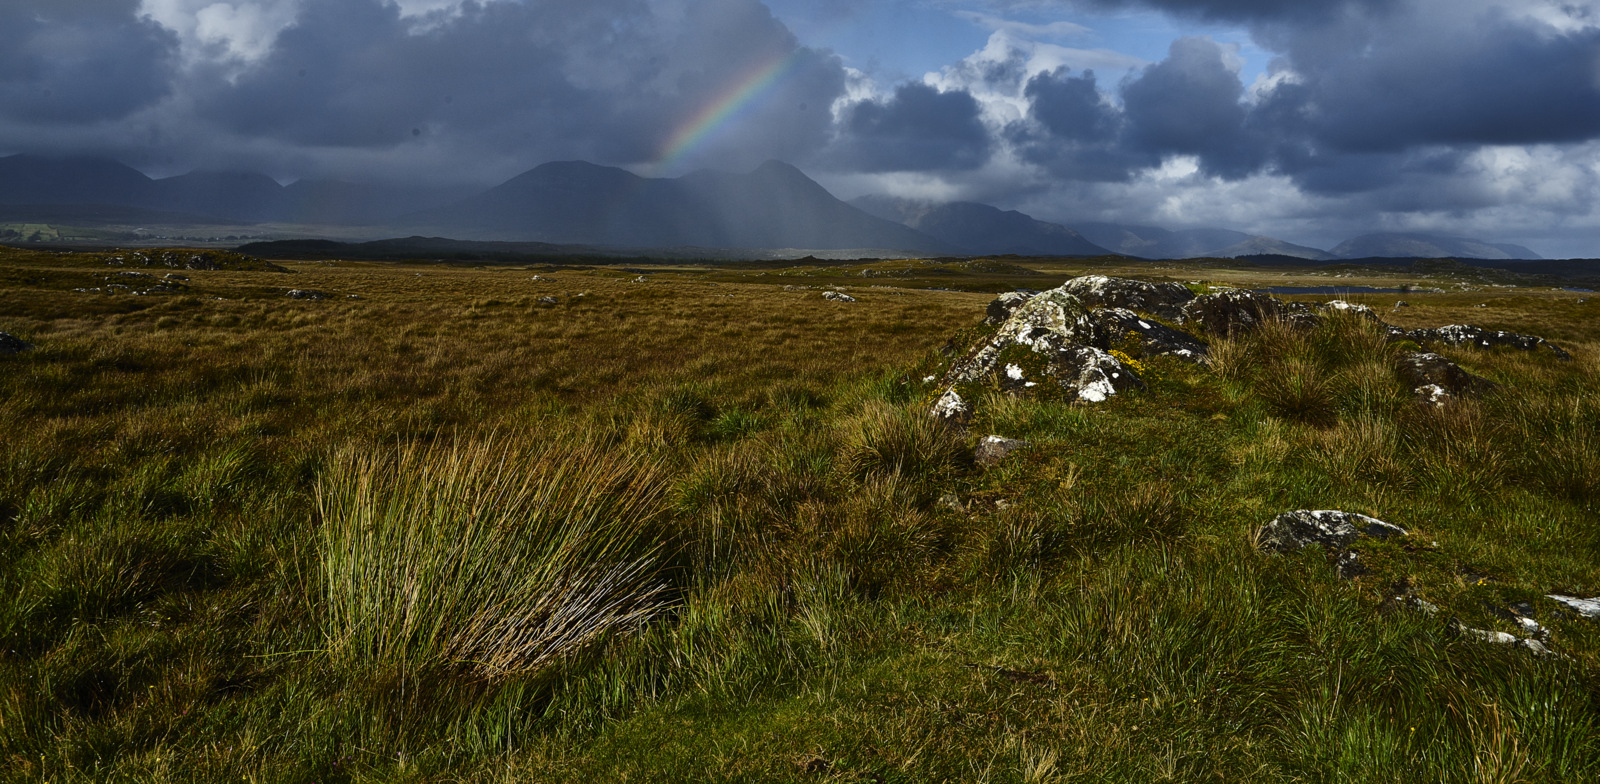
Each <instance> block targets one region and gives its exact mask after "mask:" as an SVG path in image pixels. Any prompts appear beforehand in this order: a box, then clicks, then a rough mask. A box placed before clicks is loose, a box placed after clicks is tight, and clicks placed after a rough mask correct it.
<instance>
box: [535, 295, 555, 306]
mask: <svg viewBox="0 0 1600 784" xmlns="http://www.w3.org/2000/svg"><path fill="white" fill-rule="evenodd" d="M556 301H557V300H556V298H555V297H540V298H539V304H541V305H554V304H556Z"/></svg>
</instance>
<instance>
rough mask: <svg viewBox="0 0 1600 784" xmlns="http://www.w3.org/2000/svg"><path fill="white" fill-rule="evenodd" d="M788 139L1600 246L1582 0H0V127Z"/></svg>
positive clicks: (1065, 196)
mask: <svg viewBox="0 0 1600 784" xmlns="http://www.w3.org/2000/svg"><path fill="white" fill-rule="evenodd" d="M24 152H25V153H36V154H53V155H80V154H81V155H99V156H106V157H111V158H115V159H117V160H121V161H123V162H125V163H127V164H129V165H132V166H134V167H136V168H138V169H140V170H141V171H144V172H146V173H147V174H150V175H151V176H170V175H174V174H181V173H184V172H187V171H190V170H194V169H207V170H220V171H260V172H263V173H266V174H268V175H270V176H272V177H274V178H277V179H278V180H279V181H280V182H290V181H293V180H296V179H300V178H308V177H314V178H340V179H349V180H365V181H394V182H429V183H439V184H457V185H459V184H468V183H470V184H481V185H492V184H495V183H497V182H500V181H503V180H505V179H508V178H510V177H512V176H514V175H516V174H518V173H520V172H522V171H525V170H527V169H529V168H532V167H534V166H536V165H538V164H540V163H544V162H547V161H552V160H572V159H582V160H588V161H593V162H596V163H602V164H607V165H615V166H622V167H625V168H628V169H630V170H632V171H634V172H637V173H640V174H644V175H648V176H675V175H679V174H682V173H685V172H687V171H691V170H693V169H696V168H701V167H710V168H718V169H724V170H731V171H740V170H748V169H750V168H753V167H754V166H755V165H757V164H759V163H760V162H762V161H764V160H767V159H773V158H775V159H779V160H784V161H787V162H789V163H792V164H794V165H796V166H799V167H800V168H801V169H802V170H804V171H805V172H806V173H807V174H809V175H811V176H812V177H813V178H815V179H817V180H818V181H819V182H821V183H822V184H824V185H825V186H827V187H828V188H829V189H830V190H832V191H833V192H834V193H835V194H836V195H838V196H841V197H843V198H851V197H854V196H858V195H864V194H887V195H895V196H901V197H905V198H912V199H919V200H928V201H945V200H958V199H959V200H971V201H981V202H986V203H989V204H994V205H996V206H999V207H1003V208H1007V209H1019V210H1022V211H1024V212H1027V213H1028V214H1031V215H1034V216H1035V217H1038V218H1041V219H1045V220H1052V221H1058V222H1062V223H1065V224H1067V225H1072V224H1073V223H1074V222H1083V221H1100V220H1105V221H1116V222H1124V223H1138V224H1149V225H1158V226H1163V227H1166V228H1186V227H1202V226H1205V227H1223V228H1231V229H1236V230H1240V231H1246V232H1249V233H1253V234H1265V235H1269V236H1274V237H1278V238H1281V239H1285V240H1289V241H1292V242H1298V243H1301V244H1307V245H1312V246H1316V247H1322V248H1327V247H1330V246H1332V245H1334V244H1337V243H1338V242H1339V241H1341V240H1343V239H1346V238H1349V237H1351V236H1355V235H1358V234H1362V233H1367V232H1372V231H1420V232H1433V233H1441V234H1454V235H1459V236H1469V237H1476V238H1482V239H1487V240H1491V241H1498V242H1515V243H1519V244H1523V245H1526V246H1528V247H1530V248H1532V249H1533V250H1535V251H1537V252H1539V253H1541V254H1543V255H1545V256H1547V257H1578V256H1583V257H1596V256H1600V207H1597V205H1596V202H1597V200H1596V198H1595V195H1596V193H1597V191H1600V0H882V1H881V2H873V1H871V0H767V2H765V3H763V2H759V1H758V0H585V1H584V2H581V3H580V2H572V0H233V1H232V2H218V1H217V0H0V154H12V153H24Z"/></svg>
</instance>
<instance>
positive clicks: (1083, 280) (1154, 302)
mask: <svg viewBox="0 0 1600 784" xmlns="http://www.w3.org/2000/svg"><path fill="white" fill-rule="evenodd" d="M1061 288H1062V289H1064V290H1065V291H1066V292H1067V293H1068V294H1071V295H1073V296H1074V297H1077V298H1078V299H1079V301H1081V302H1083V303H1084V304H1085V305H1092V306H1097V307H1103V308H1127V309H1128V310H1138V311H1143V312H1145V313H1154V314H1156V315H1158V316H1162V317H1165V318H1177V317H1178V315H1179V312H1180V309H1181V308H1182V306H1183V304H1184V303H1185V302H1188V301H1190V300H1192V299H1194V298H1195V296H1194V292H1192V291H1190V290H1189V288H1188V287H1187V286H1184V285H1183V284H1181V283H1149V282H1146V281H1142V280H1130V279H1128V278H1111V277H1106V276H1105V275H1084V276H1082V277H1078V278H1073V279H1072V280H1069V281H1067V282H1066V284H1065V285H1063V286H1062V287H1061Z"/></svg>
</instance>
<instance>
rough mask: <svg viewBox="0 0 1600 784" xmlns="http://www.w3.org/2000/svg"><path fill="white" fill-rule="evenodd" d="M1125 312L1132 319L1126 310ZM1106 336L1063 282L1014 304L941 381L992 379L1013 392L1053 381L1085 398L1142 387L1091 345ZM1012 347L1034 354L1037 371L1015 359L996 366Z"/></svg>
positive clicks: (1105, 396)
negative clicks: (1037, 360)
mask: <svg viewBox="0 0 1600 784" xmlns="http://www.w3.org/2000/svg"><path fill="white" fill-rule="evenodd" d="M997 302H999V300H997ZM1123 312H1124V313H1127V311H1123ZM1128 317H1129V318H1130V319H1132V320H1134V321H1137V320H1138V319H1137V317H1136V316H1133V314H1131V313H1128ZM1106 337H1107V332H1106V331H1105V330H1104V329H1102V328H1101V327H1100V326H1099V324H1098V323H1097V322H1096V320H1095V317H1094V315H1093V314H1091V313H1090V312H1089V311H1088V310H1086V309H1085V308H1084V306H1083V303H1081V302H1079V301H1078V298H1077V297H1074V296H1073V295H1071V294H1069V293H1067V292H1066V291H1065V290H1064V287H1063V288H1056V289H1051V290H1050V291H1046V292H1043V293H1040V294H1037V295H1034V296H1032V297H1027V298H1026V299H1025V300H1023V301H1022V303H1021V304H1020V305H1017V307H1016V308H1015V309H1013V310H1012V311H1011V314H1010V315H1009V316H1007V317H1006V320H1005V321H1004V322H1003V323H1002V324H1001V325H1000V328H999V329H998V330H996V331H995V334H994V335H992V336H990V337H989V339H987V340H985V341H984V342H983V343H981V344H979V345H978V346H977V347H976V348H974V349H973V350H972V351H970V352H968V353H967V355H966V356H964V357H962V358H961V359H958V360H956V362H955V363H953V364H952V365H951V367H950V370H949V371H948V372H947V373H946V374H945V379H944V383H946V384H951V385H954V384H963V383H971V382H977V381H986V380H989V379H993V380H994V381H995V382H998V383H999V384H1000V386H1001V388H1002V389H1004V390H1005V391H1008V392H1013V393H1015V392H1021V391H1023V390H1026V389H1030V388H1032V387H1036V386H1038V385H1039V384H1043V383H1053V384H1055V385H1057V386H1059V387H1061V388H1062V389H1063V390H1064V391H1066V392H1067V393H1068V394H1069V395H1072V396H1073V397H1074V398H1076V399H1078V400H1082V401H1084V402H1088V403H1099V402H1103V401H1105V400H1107V399H1109V398H1110V397H1111V396H1112V395H1115V394H1116V393H1117V392H1119V391H1122V390H1126V389H1130V388H1139V387H1143V386H1144V382H1143V381H1141V380H1140V379H1139V377H1138V375H1137V374H1136V373H1134V372H1133V371H1132V370H1130V369H1128V367H1127V366H1125V365H1123V364H1122V362H1120V361H1119V360H1117V358H1116V357H1113V356H1111V355H1110V354H1108V353H1106V352H1105V351H1104V350H1102V349H1100V348H1096V347H1095V346H1094V345H1092V344H1094V343H1097V342H1101V343H1103V342H1104V340H1105V339H1106ZM1015 346H1020V347H1022V348H1026V349H1027V350H1028V351H1029V352H1031V353H1033V354H1037V355H1039V357H1040V359H1041V360H1042V361H1041V364H1042V365H1043V372H1042V373H1038V372H1030V371H1029V370H1027V369H1026V368H1025V367H1023V366H1022V365H1019V364H1017V363H1015V362H1007V363H1004V365H1002V363H1001V362H1000V355H1001V354H1002V353H1004V352H1005V351H1006V350H1007V349H1009V348H1012V347H1015ZM1036 376H1037V377H1036Z"/></svg>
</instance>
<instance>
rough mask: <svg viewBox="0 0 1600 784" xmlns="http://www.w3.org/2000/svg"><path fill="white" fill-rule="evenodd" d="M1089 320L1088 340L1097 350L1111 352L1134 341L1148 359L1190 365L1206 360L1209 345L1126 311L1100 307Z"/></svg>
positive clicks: (1092, 312)
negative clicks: (1167, 359) (1177, 360)
mask: <svg viewBox="0 0 1600 784" xmlns="http://www.w3.org/2000/svg"><path fill="white" fill-rule="evenodd" d="M1089 321H1090V323H1091V324H1092V325H1093V327H1094V329H1093V332H1092V334H1091V335H1089V339H1090V343H1091V344H1092V345H1093V346H1094V347H1095V348H1099V349H1105V350H1108V351H1109V350H1110V349H1112V348H1116V347H1118V346H1121V345H1122V344H1124V343H1125V342H1130V341H1131V342H1135V343H1137V344H1138V345H1139V350H1140V351H1141V353H1143V354H1144V355H1145V356H1174V357H1178V358H1180V359H1186V360H1188V361H1190V362H1203V361H1205V358H1206V344H1204V343H1201V342H1200V341H1199V340H1196V339H1195V338H1194V337H1192V336H1190V335H1188V334H1186V333H1183V332H1179V331H1178V330H1175V329H1173V328H1171V327H1169V326H1167V325H1165V324H1161V323H1159V322H1155V321H1150V320H1148V319H1145V318H1141V317H1140V316H1139V314H1137V313H1134V312H1133V311H1131V310H1127V309H1125V308H1097V309H1095V310H1093V311H1090V313H1089Z"/></svg>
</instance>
